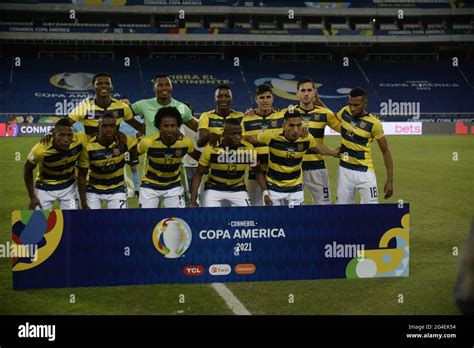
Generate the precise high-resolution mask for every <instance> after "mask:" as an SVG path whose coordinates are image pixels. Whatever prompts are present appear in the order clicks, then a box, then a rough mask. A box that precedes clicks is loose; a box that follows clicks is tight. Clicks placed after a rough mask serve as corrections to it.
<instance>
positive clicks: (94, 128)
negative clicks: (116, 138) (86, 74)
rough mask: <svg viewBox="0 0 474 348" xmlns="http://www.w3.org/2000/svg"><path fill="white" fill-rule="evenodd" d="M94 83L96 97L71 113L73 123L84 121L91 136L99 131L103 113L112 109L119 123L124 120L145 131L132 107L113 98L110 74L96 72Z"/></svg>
mask: <svg viewBox="0 0 474 348" xmlns="http://www.w3.org/2000/svg"><path fill="white" fill-rule="evenodd" d="M92 85H93V86H94V89H95V97H91V98H87V99H86V100H84V101H83V102H81V103H80V104H79V105H78V106H77V107H76V108H75V109H74V110H73V111H72V112H71V114H69V120H70V122H71V124H73V123H75V122H77V121H82V123H83V125H84V131H85V133H86V134H87V135H88V136H89V138H91V137H93V136H95V135H97V133H98V132H99V118H100V116H101V115H102V113H104V112H105V111H111V112H112V114H113V116H114V117H115V121H116V123H117V125H119V124H120V122H121V121H122V120H124V121H125V122H127V123H128V124H129V125H130V126H132V127H133V128H135V129H136V130H137V131H139V132H142V133H144V132H145V125H144V124H142V123H140V122H138V121H137V120H135V119H134V118H133V114H132V110H131V109H130V107H129V106H128V105H127V104H126V103H124V102H123V101H121V100H118V99H115V98H112V92H113V84H112V77H111V76H110V75H109V74H107V73H103V72H102V73H98V74H95V75H94V77H93V78H92Z"/></svg>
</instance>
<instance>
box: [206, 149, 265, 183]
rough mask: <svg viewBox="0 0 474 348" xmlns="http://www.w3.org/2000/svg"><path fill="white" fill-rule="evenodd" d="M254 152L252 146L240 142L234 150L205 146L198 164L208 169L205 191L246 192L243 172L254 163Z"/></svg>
mask: <svg viewBox="0 0 474 348" xmlns="http://www.w3.org/2000/svg"><path fill="white" fill-rule="evenodd" d="M255 158H256V151H255V149H254V147H253V146H252V144H250V143H248V142H246V141H244V140H242V141H241V143H240V145H239V146H238V147H237V148H236V149H229V148H228V147H226V146H224V144H222V143H220V144H219V145H217V146H216V147H212V146H210V145H206V147H205V148H204V151H203V152H202V155H201V159H200V160H199V164H200V165H202V166H204V167H207V168H209V174H208V175H207V179H206V183H205V185H204V189H205V190H217V191H246V190H247V189H246V187H245V181H244V176H245V170H246V169H247V168H248V167H249V166H250V165H252V164H253V163H254V162H255Z"/></svg>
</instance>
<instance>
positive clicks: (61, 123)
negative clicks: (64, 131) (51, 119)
mask: <svg viewBox="0 0 474 348" xmlns="http://www.w3.org/2000/svg"><path fill="white" fill-rule="evenodd" d="M56 127H72V125H71V122H69V119H68V118H67V117H62V118H60V119H59V120H58V121H57V122H56V123H55V124H54V128H56Z"/></svg>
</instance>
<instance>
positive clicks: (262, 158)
mask: <svg viewBox="0 0 474 348" xmlns="http://www.w3.org/2000/svg"><path fill="white" fill-rule="evenodd" d="M273 100H274V98H273V93H272V89H271V88H270V86H268V85H265V84H262V85H259V86H257V92H256V96H255V102H256V104H257V108H256V109H250V110H247V112H246V114H245V116H244V118H243V120H242V127H243V136H247V135H257V134H258V133H259V132H269V133H271V134H275V133H281V131H282V125H283V115H284V113H283V112H279V111H277V110H275V109H273ZM255 149H256V151H257V161H258V163H259V164H260V169H261V170H262V172H263V173H264V174H266V172H267V169H268V146H266V145H262V144H257V145H255ZM247 189H248V193H249V196H250V200H251V201H252V205H253V206H262V205H263V199H262V197H263V195H262V190H261V189H260V186H259V185H258V184H257V180H256V178H255V171H254V170H252V169H251V170H250V171H249V177H248V181H247Z"/></svg>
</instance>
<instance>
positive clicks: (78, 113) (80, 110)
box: [69, 102, 87, 122]
mask: <svg viewBox="0 0 474 348" xmlns="http://www.w3.org/2000/svg"><path fill="white" fill-rule="evenodd" d="M86 110H87V104H86V103H85V102H82V103H80V104H79V105H78V106H76V108H75V109H74V110H72V112H71V113H70V114H69V118H71V119H73V120H74V122H78V121H81V120H83V119H84V118H85V117H86Z"/></svg>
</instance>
